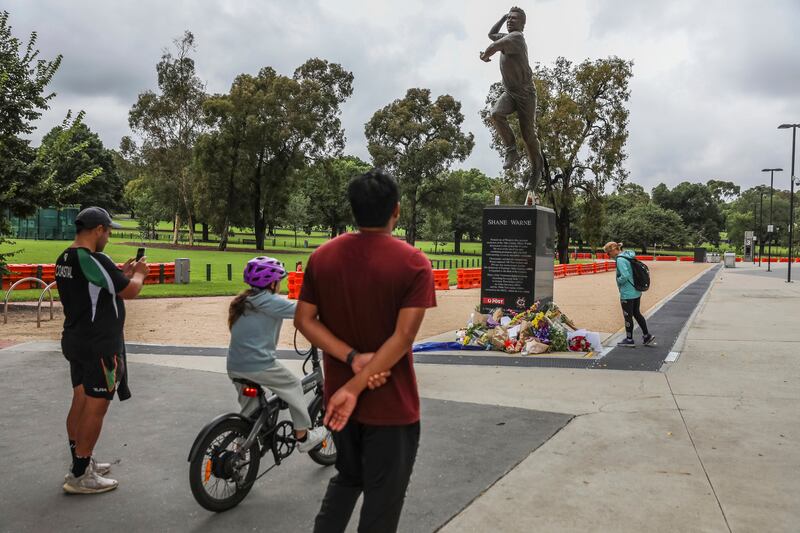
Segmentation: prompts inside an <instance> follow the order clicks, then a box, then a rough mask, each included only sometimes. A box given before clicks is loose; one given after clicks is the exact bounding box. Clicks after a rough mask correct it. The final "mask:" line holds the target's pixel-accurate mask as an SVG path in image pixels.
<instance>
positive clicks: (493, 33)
mask: <svg viewBox="0 0 800 533" xmlns="http://www.w3.org/2000/svg"><path fill="white" fill-rule="evenodd" d="M507 18H508V13H506V14H505V15H503V16H502V17H500V20H498V21H497V23H496V24H495V25H494V26H492V29H491V30H489V39H491V40H493V41H496V40H497V39H502V38H503V37H505V35H506V34H505V33H500V28H502V27H503V24H505V23H506V19H507Z"/></svg>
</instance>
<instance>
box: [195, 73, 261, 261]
mask: <svg viewBox="0 0 800 533" xmlns="http://www.w3.org/2000/svg"><path fill="white" fill-rule="evenodd" d="M253 92H254V87H253V84H252V83H251V78H249V77H247V76H238V77H237V78H236V79H235V80H234V82H233V84H232V85H231V89H230V93H229V94H227V95H214V96H213V97H210V98H208V99H207V100H206V101H205V102H204V103H203V111H204V115H205V120H206V124H207V126H208V127H209V128H211V130H210V131H209V132H207V133H203V134H201V135H200V136H199V137H198V139H197V143H196V144H195V165H196V172H195V174H196V176H197V182H196V187H195V210H196V211H197V213H198V215H200V216H201V217H202V218H203V220H205V221H208V222H209V223H210V224H211V226H212V228H213V229H214V230H215V231H216V232H217V233H219V235H220V242H219V249H220V250H225V249H226V247H227V246H228V238H229V232H230V227H231V225H234V224H235V225H243V226H246V225H248V224H249V222H251V220H250V219H249V218H248V217H247V216H246V214H245V213H246V212H247V209H248V205H247V202H246V197H247V176H246V174H247V173H246V170H245V164H244V160H245V158H246V149H245V146H246V144H247V142H248V137H247V134H248V120H252V119H253V117H254V116H255V115H256V107H255V104H254V98H253Z"/></svg>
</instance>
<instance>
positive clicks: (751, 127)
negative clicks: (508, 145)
mask: <svg viewBox="0 0 800 533" xmlns="http://www.w3.org/2000/svg"><path fill="white" fill-rule="evenodd" d="M521 5H522V7H523V8H524V9H525V10H526V12H527V15H528V25H527V27H526V30H525V31H526V39H527V42H528V47H529V53H530V57H531V60H532V61H540V62H543V63H549V62H552V61H553V60H554V59H555V58H556V57H558V56H565V57H567V58H568V59H571V60H574V61H581V60H583V59H585V58H599V57H606V56H609V55H616V56H619V57H622V58H626V59H633V60H634V62H635V65H634V78H633V79H632V81H631V100H630V103H629V105H630V111H631V114H630V128H629V129H630V137H629V142H628V147H627V151H628V153H629V159H628V161H627V162H626V165H627V167H628V169H629V170H630V175H631V179H632V180H633V181H636V182H638V183H641V184H643V185H644V186H645V187H646V188H650V187H652V186H654V185H656V184H658V183H659V182H662V181H663V182H665V183H667V184H670V185H674V184H677V183H679V182H680V181H683V180H685V179H690V180H702V181H705V180H707V179H711V178H720V177H724V178H726V179H731V180H734V181H737V182H738V183H740V184H741V185H743V186H746V187H747V186H751V185H754V184H756V183H760V182H762V181H763V176H761V173H760V172H759V171H760V169H761V168H763V167H764V166H773V165H774V166H783V167H784V168H787V169H788V168H789V164H790V162H789V161H788V159H789V154H790V143H791V139H790V138H789V137H790V136H789V135H787V134H786V132H779V131H778V130H776V129H775V128H776V127H777V125H778V124H780V123H782V122H787V121H793V122H794V121H800V91H799V90H798V87H800V61H798V57H797V50H800V32H798V30H797V29H798V28H800V3H798V2H796V1H795V0H773V1H770V2H756V1H755V0H741V1H738V2H735V3H731V2H726V1H723V0H709V1H706V2H696V1H694V0H673V1H671V2H666V3H664V2H658V3H656V2H628V1H624V0H598V1H595V0H572V1H569V2H556V1H529V2H527V3H523V4H521ZM4 9H7V10H8V11H9V12H10V13H11V24H12V25H13V26H14V33H15V35H16V36H17V37H20V38H25V37H26V36H27V34H28V33H30V32H31V31H33V30H36V31H38V33H39V43H38V44H39V48H40V49H41V51H42V56H43V57H44V58H51V57H54V56H55V55H56V54H59V53H61V54H63V55H64V60H63V64H62V67H61V69H60V70H59V72H58V73H57V74H56V77H55V78H54V80H53V83H52V89H53V90H55V91H56V92H57V93H58V96H57V97H56V98H55V99H54V100H53V103H52V109H51V110H49V111H48V112H46V113H45V115H44V116H43V118H42V120H41V121H40V123H39V130H38V131H37V133H36V134H35V135H34V142H38V140H39V138H40V137H41V135H43V134H44V133H45V132H46V131H47V130H48V129H49V128H50V127H52V126H54V125H56V124H58V123H60V122H61V120H62V119H63V117H64V114H65V112H66V110H67V109H69V108H71V109H73V110H78V109H84V110H86V112H87V116H86V122H87V123H88V124H89V125H90V126H91V127H92V128H93V129H94V130H95V131H97V132H98V133H99V134H100V136H101V138H102V139H103V141H104V142H105V144H106V145H107V146H112V147H116V146H117V144H118V143H119V139H120V138H121V137H122V136H123V135H126V134H128V133H129V129H128V121H127V113H128V110H129V109H130V106H131V105H132V104H133V103H134V102H135V100H136V96H137V95H138V94H139V93H140V92H141V91H143V90H146V89H154V88H155V85H156V77H155V65H156V63H157V61H158V60H159V58H160V56H161V54H162V51H163V50H164V49H165V48H169V47H171V43H172V40H173V39H174V38H176V37H179V36H180V35H181V34H182V33H183V31H184V30H186V29H189V30H191V31H192V32H194V34H195V37H196V42H197V52H196V55H195V58H196V64H197V69H198V73H199V75H200V76H201V77H202V78H203V79H204V80H205V81H206V83H207V87H208V90H209V91H210V92H223V91H227V89H228V88H229V86H230V83H231V82H232V81H233V78H234V77H235V76H236V75H237V74H239V73H241V72H249V73H255V72H257V71H258V69H259V68H261V67H263V66H266V65H270V66H273V67H274V68H275V69H276V70H278V71H279V72H282V73H284V74H291V73H292V72H293V70H294V69H295V68H296V67H297V66H299V65H300V64H302V63H303V62H304V61H305V60H306V59H307V58H309V57H315V56H316V57H322V58H325V59H328V60H330V61H335V62H339V63H341V64H342V65H343V66H344V67H345V68H347V69H348V70H351V71H352V72H353V73H354V76H355V81H354V94H353V96H352V97H351V99H350V100H349V101H348V102H346V103H345V105H344V106H343V109H342V111H343V115H342V122H343V125H344V127H345V130H346V136H347V139H348V144H347V152H348V153H352V154H354V155H358V156H360V157H362V158H364V159H368V158H369V157H368V153H367V151H366V147H365V139H364V123H365V122H367V120H369V118H370V116H371V115H372V113H374V112H375V110H377V109H379V108H381V107H383V106H385V105H387V104H388V103H390V102H391V101H392V100H394V99H396V98H400V97H402V96H403V95H404V94H405V92H406V90H407V89H408V88H410V87H428V88H430V89H431V91H432V93H433V95H434V97H435V96H437V95H439V94H443V93H448V94H452V95H453V96H454V97H456V98H457V99H458V100H460V101H461V102H462V104H463V107H462V111H463V113H464V115H465V124H464V129H465V130H467V131H471V132H472V133H474V134H475V141H476V144H475V150H474V151H473V153H472V155H471V156H470V157H469V159H467V161H466V162H465V163H464V166H466V167H471V166H475V167H478V168H480V169H481V170H483V171H484V172H486V173H487V174H489V175H498V174H499V173H500V171H501V168H500V166H501V161H500V158H499V156H498V155H497V154H496V153H495V152H493V151H492V149H491V148H490V136H489V132H488V131H487V130H486V128H485V126H484V125H483V124H482V123H481V121H480V118H479V116H478V112H479V111H480V109H481V108H482V107H483V103H484V99H485V95H486V92H487V89H488V87H489V85H490V84H491V83H492V82H494V81H496V80H498V79H499V72H498V70H497V63H496V62H492V63H489V64H484V63H482V62H481V61H479V60H478V59H477V54H478V51H479V50H481V49H483V48H484V47H485V46H486V44H487V43H488V40H487V38H486V33H487V32H488V29H489V27H491V25H492V24H493V23H494V22H495V21H496V20H497V19H498V18H499V17H500V15H502V13H503V11H504V9H505V7H503V8H498V7H497V6H496V5H492V4H491V3H487V2H478V1H477V0H472V1H467V2H458V1H456V0H446V1H441V2H435V3H432V2H424V1H422V0H404V1H403V2H368V1H366V0H363V1H360V0H342V1H336V2H330V1H328V2H324V1H322V0H318V1H307V2H303V3H288V2H279V1H277V0H273V1H264V0H262V1H252V0H251V1H246V0H227V1H210V0H209V1H203V2H197V1H189V0H183V1H175V2H158V1H156V0H142V1H139V2H135V3H134V2H103V1H100V0H75V1H73V2H60V1H57V0H7V1H6V2H5V4H4ZM798 173H800V172H798ZM787 179H788V176H787Z"/></svg>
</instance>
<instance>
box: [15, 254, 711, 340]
mask: <svg viewBox="0 0 800 533" xmlns="http://www.w3.org/2000/svg"><path fill="white" fill-rule="evenodd" d="M710 266H711V265H707V264H694V263H649V267H650V276H651V280H652V284H651V287H650V290H649V291H647V292H646V293H644V296H643V298H642V312H646V311H647V310H648V309H650V308H651V307H653V306H654V305H656V304H657V303H658V302H660V301H661V300H662V299H664V298H665V297H666V296H668V295H669V294H671V293H672V292H673V291H675V290H676V289H678V288H679V287H681V286H682V285H683V284H684V283H686V282H687V281H689V280H690V279H692V278H694V277H695V276H697V275H698V274H699V273H700V272H702V271H704V270H706V269H707V268H709V267H710ZM145 290H147V289H146V288H145ZM554 290H555V301H556V303H557V304H558V305H559V307H561V309H562V310H563V311H564V312H565V313H566V314H567V315H568V316H569V317H570V318H571V319H572V320H573V322H575V324H576V325H577V326H578V327H581V328H586V329H588V330H590V331H598V332H601V333H604V334H606V335H607V334H610V333H614V332H616V331H617V330H619V329H620V328H622V326H623V323H622V311H621V310H620V307H619V295H618V293H617V287H616V283H615V281H614V274H613V273H603V274H594V275H587V276H574V277H569V278H562V279H557V280H556V281H555V288H554ZM479 296H480V290H479V289H470V290H455V289H451V290H449V291H437V293H436V299H437V302H438V307H436V308H435V309H431V310H429V311H428V313H427V314H426V316H425V321H424V322H423V323H422V327H421V329H420V332H419V335H418V340H422V339H427V338H430V337H433V336H436V335H440V334H442V333H446V332H449V331H453V330H456V329H458V328H461V327H464V325H465V324H466V322H467V319H468V318H469V314H470V312H471V311H473V310H474V309H475V306H476V305H477V304H478V299H479ZM230 299H231V298H230V297H204V298H159V299H143V300H134V301H130V302H127V303H126V309H127V320H126V325H125V338H126V340H127V341H128V342H144V343H150V344H169V345H193V346H225V345H227V343H228V330H227V326H226V319H227V307H228V303H229V302H230ZM45 305H47V304H45ZM21 307H22V306H15V307H14V308H13V310H9V318H8V324H2V323H0V347H2V345H4V344H8V343H13V342H23V341H29V340H42V339H54V340H57V339H59V338H60V334H61V326H62V320H63V315H62V314H61V310H60V308H59V307H58V303H56V312H55V318H54V320H52V321H50V320H49V312H48V311H47V310H46V308H43V312H42V317H43V319H44V320H43V321H42V327H41V328H38V329H37V328H36V313H35V308H27V309H25V308H21ZM294 332H295V330H294V327H293V326H292V324H291V321H286V322H285V323H284V326H283V329H282V331H281V339H280V344H281V345H282V346H284V347H289V346H291V345H292V339H293V336H294ZM606 335H603V336H604V337H605V336H606ZM301 344H305V343H301Z"/></svg>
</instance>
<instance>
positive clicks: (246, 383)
mask: <svg viewBox="0 0 800 533" xmlns="http://www.w3.org/2000/svg"><path fill="white" fill-rule="evenodd" d="M233 382H234V383H239V384H240V385H244V386H245V387H255V388H258V389H260V388H261V385H260V384H258V383H256V382H255V381H250V380H249V379H243V378H233Z"/></svg>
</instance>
